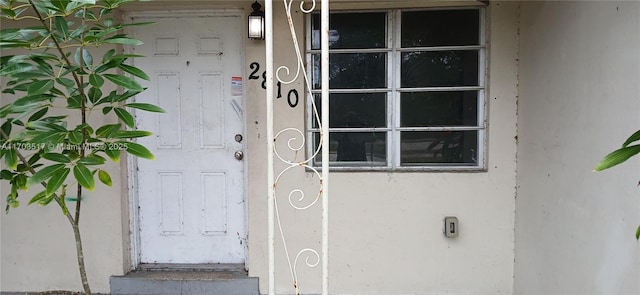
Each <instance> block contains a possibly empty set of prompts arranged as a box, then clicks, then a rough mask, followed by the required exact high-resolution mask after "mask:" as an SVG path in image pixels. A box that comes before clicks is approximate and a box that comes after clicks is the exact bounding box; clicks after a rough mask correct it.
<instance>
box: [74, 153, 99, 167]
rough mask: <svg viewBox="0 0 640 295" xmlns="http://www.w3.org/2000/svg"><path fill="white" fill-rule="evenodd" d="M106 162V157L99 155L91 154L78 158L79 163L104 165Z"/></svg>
mask: <svg viewBox="0 0 640 295" xmlns="http://www.w3.org/2000/svg"><path fill="white" fill-rule="evenodd" d="M104 162H105V160H104V158H103V157H100V156H98V155H89V156H86V157H84V158H81V159H80V160H78V163H79V164H83V165H102V164H104Z"/></svg>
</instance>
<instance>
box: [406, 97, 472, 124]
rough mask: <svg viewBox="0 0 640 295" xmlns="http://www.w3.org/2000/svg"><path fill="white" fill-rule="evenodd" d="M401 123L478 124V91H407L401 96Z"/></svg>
mask: <svg viewBox="0 0 640 295" xmlns="http://www.w3.org/2000/svg"><path fill="white" fill-rule="evenodd" d="M400 99H401V100H400V126H401V127H433V126H477V125H478V92H477V91H445V92H405V93H402V95H401V98H400Z"/></svg>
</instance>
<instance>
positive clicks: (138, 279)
mask: <svg viewBox="0 0 640 295" xmlns="http://www.w3.org/2000/svg"><path fill="white" fill-rule="evenodd" d="M110 285H111V295H259V294H260V292H259V291H258V278H250V277H249V276H248V275H247V272H246V271H244V269H239V268H238V267H235V266H229V267H224V266H223V267H220V266H219V265H218V266H216V267H207V266H205V267H202V266H196V267H190V266H187V265H175V266H173V267H171V268H167V267H165V266H161V265H156V266H149V265H146V266H144V267H141V270H137V271H133V272H130V273H128V274H126V275H124V276H113V277H111V280H110Z"/></svg>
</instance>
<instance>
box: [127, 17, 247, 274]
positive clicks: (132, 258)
mask: <svg viewBox="0 0 640 295" xmlns="http://www.w3.org/2000/svg"><path fill="white" fill-rule="evenodd" d="M186 16H190V17H194V16H196V17H216V16H218V17H219V16H238V17H240V18H242V19H244V18H245V13H244V10H242V9H234V8H221V9H211V10H178V11H174V10H172V11H168V10H167V11H140V12H124V13H123V14H122V18H123V23H131V22H132V18H135V17H155V18H163V17H167V18H168V17H186ZM243 31H246V28H244V30H243ZM125 33H126V34H127V35H130V34H131V29H130V27H126V28H125ZM242 40H243V42H242V48H241V50H242V52H243V58H244V60H243V62H245V61H246V56H244V53H246V43H245V38H243V39H242ZM123 47H124V48H123V49H124V51H125V52H126V53H131V52H132V51H133V49H132V47H131V46H123ZM242 68H243V69H244V68H245V67H244V65H243V66H242ZM243 80H246V79H245V77H244V72H243ZM245 89H246V88H243V90H242V91H243V93H242V98H241V99H242V105H245V106H246V105H247V104H246V90H245ZM131 111H132V114H133V115H134V117H135V110H131ZM242 116H243V118H242V122H243V123H242V126H243V134H245V135H246V134H247V124H246V123H247V120H246V111H244V112H242ZM242 145H243V150H245V151H246V150H247V141H246V136H245V140H243V142H242ZM248 159H249V157H245V160H244V161H243V166H244V167H243V181H242V185H243V186H244V188H245V189H244V190H243V195H242V199H243V201H244V203H245V206H244V211H245V212H244V213H245V214H244V215H245V216H244V218H245V231H244V236H243V237H240V238H242V239H243V240H244V242H243V245H244V256H245V268H247V267H248V263H249V255H248V254H249V253H248V247H247V239H248V226H249V223H248V215H247V214H248V206H247V204H248V198H247V192H248V187H247V176H248V175H247V170H248V169H247V168H248V167H247V166H248V161H247V160H248ZM122 160H124V159H122ZM125 161H126V163H124V164H121V167H122V168H124V166H125V165H126V170H127V175H126V176H125V177H122V181H123V182H125V181H126V183H127V192H126V193H123V194H125V195H127V196H128V198H127V200H128V201H127V203H128V213H129V214H128V218H129V220H128V223H129V227H128V231H129V233H128V239H127V237H124V240H125V243H126V241H128V245H124V246H125V249H128V252H129V255H128V258H129V259H128V260H129V261H128V262H129V263H128V264H129V265H128V270H135V269H138V268H139V267H140V243H141V240H140V231H139V229H140V225H139V218H140V210H139V207H138V196H139V194H138V183H137V181H138V180H137V170H138V168H137V167H138V158H137V157H135V156H131V155H127V157H126V160H125ZM123 211H124V210H123ZM123 213H124V212H123ZM123 215H124V214H123ZM123 229H124V226H123ZM123 235H127V233H126V232H125V233H123ZM124 263H125V264H126V263H127V261H126V260H125V262H124ZM125 267H126V265H125Z"/></svg>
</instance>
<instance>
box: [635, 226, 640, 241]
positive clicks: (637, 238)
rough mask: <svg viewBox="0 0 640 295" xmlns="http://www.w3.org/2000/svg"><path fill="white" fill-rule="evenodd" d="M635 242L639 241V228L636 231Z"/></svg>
mask: <svg viewBox="0 0 640 295" xmlns="http://www.w3.org/2000/svg"><path fill="white" fill-rule="evenodd" d="M636 240H640V226H638V229H636Z"/></svg>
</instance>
